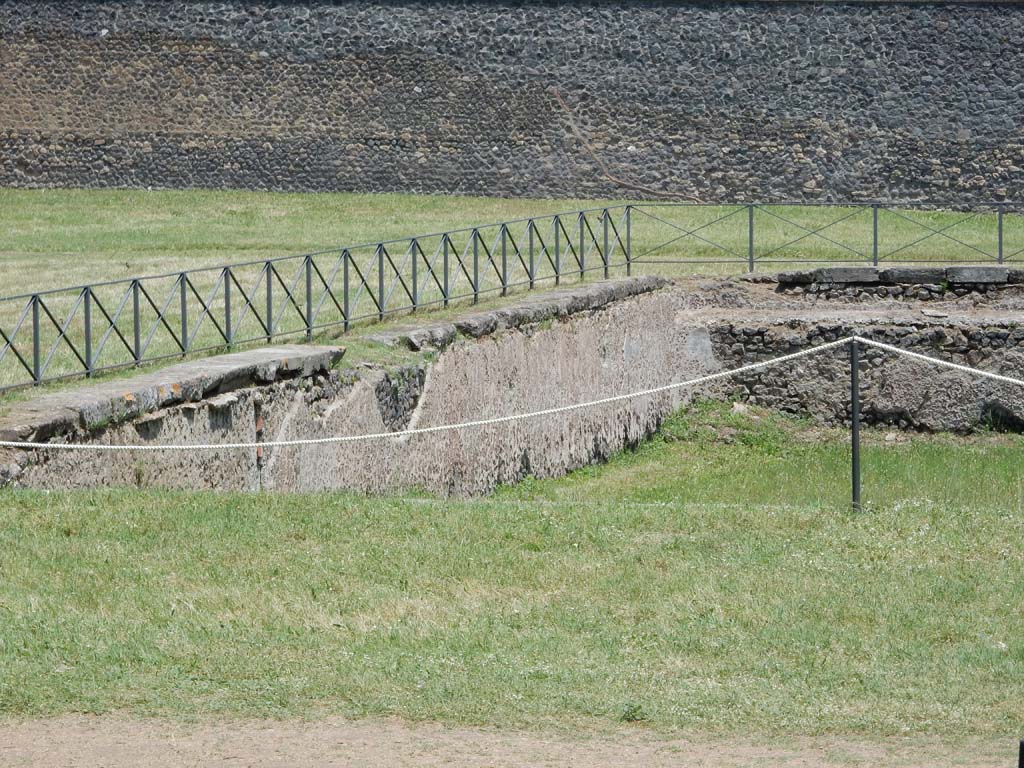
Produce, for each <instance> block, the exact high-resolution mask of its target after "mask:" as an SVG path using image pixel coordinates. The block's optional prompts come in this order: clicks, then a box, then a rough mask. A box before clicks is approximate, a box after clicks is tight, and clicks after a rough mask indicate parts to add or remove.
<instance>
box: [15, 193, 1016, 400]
mask: <svg viewBox="0 0 1024 768" xmlns="http://www.w3.org/2000/svg"><path fill="white" fill-rule="evenodd" d="M617 202H621V201H597V200H506V199H498V198H473V197H448V196H431V195H397V194H387V195H366V194H361V195H360V194H283V193H265V192H239V191H198V190H187V191H158V192H147V191H138V190H108V191H87V190H0V297H2V296H11V295H15V294H24V293H30V292H33V291H41V290H47V289H53V288H59V287H64V286H67V287H74V286H80V285H83V284H87V283H88V284H92V283H97V282H101V281H108V280H125V279H129V278H133V277H137V276H140V275H153V274H159V275H162V274H168V275H169V276H168V277H166V278H162V279H153V280H148V281H146V282H145V283H144V288H145V291H146V292H147V293H148V294H149V297H150V299H151V300H152V302H153V304H154V306H155V307H156V308H160V309H162V310H164V312H165V317H166V320H167V323H168V325H169V328H165V327H164V326H163V325H161V324H160V323H159V322H158V321H157V313H156V311H155V309H154V307H153V306H150V304H149V300H147V298H146V296H145V295H141V296H140V315H141V328H140V331H141V336H140V342H141V345H142V346H143V347H144V353H143V354H144V357H145V358H146V359H152V358H153V357H155V356H158V355H167V354H175V353H176V352H178V351H179V348H178V346H177V343H176V342H175V340H174V337H173V335H172V333H177V329H178V328H180V325H181V320H180V317H179V314H178V312H179V309H178V307H179V304H180V298H179V295H178V294H179V286H178V283H177V276H176V273H177V272H179V271H181V270H185V269H196V268H200V267H217V266H221V265H224V264H238V263H241V262H250V261H254V262H257V263H254V264H252V265H250V266H247V267H242V268H238V269H236V270H234V277H235V279H236V280H237V282H238V286H240V288H241V290H244V291H245V292H246V293H248V294H250V295H251V296H252V302H253V304H254V307H255V309H254V311H249V310H248V309H246V307H245V302H244V300H243V296H242V293H241V290H240V289H239V287H233V288H232V292H233V297H234V298H233V303H232V312H231V315H232V324H233V329H232V330H233V335H234V338H235V339H236V340H245V339H250V340H251V339H259V338H261V337H262V336H263V335H264V334H265V331H264V330H263V329H262V327H261V326H260V324H259V321H258V319H257V317H256V314H257V313H260V314H262V313H263V307H264V305H265V303H266V297H265V294H266V288H265V286H266V283H265V280H264V273H263V261H264V260H266V259H270V258H273V257H278V256H288V255H297V254H303V253H308V252H310V251H316V250H321V249H326V248H337V247H341V246H352V245H358V244H362V243H374V242H376V241H379V240H386V239H390V238H400V237H408V236H413V235H423V234H426V233H433V232H441V231H447V230H452V229H457V228H461V227H469V226H474V225H482V224H489V223H494V222H499V221H503V220H510V219H519V218H523V217H529V216H543V215H545V214H551V213H553V212H557V211H572V210H576V209H581V208H594V207H599V206H605V205H611V204H615V203H617ZM612 222H613V224H616V225H617V226H618V227H619V229H620V232H621V233H622V236H623V238H624V237H625V224H624V222H623V220H622V213H621V211H618V212H616V213H615V214H614V216H613V217H612ZM563 224H564V226H565V228H566V233H565V234H564V235H562V239H561V247H562V249H563V250H564V249H567V248H568V247H569V245H570V242H571V243H572V245H573V247H578V246H577V244H578V239H579V238H578V236H577V235H576V234H574V232H575V227H576V220H575V217H574V216H569V217H568V218H567V219H566V220H564V221H563ZM591 226H592V227H594V228H596V229H595V231H594V236H595V237H596V241H597V243H601V242H602V240H603V236H602V232H601V227H600V221H599V219H598V218H597V217H594V218H593V219H592V220H591ZM925 227H931V228H932V229H939V230H945V232H946V234H948V235H950V236H952V237H955V238H956V240H958V241H962V242H956V241H954V240H951V239H949V238H948V237H943V236H931V237H928V238H927V239H924V240H921V241H920V242H917V241H918V240H919V239H920V238H922V237H925V236H927V235H929V230H928V229H927V228H925ZM821 228H824V229H823V230H822V231H821V233H820V234H821V235H823V236H819V235H809V234H808V233H809V231H811V230H816V229H821ZM542 229H543V236H544V238H545V240H546V245H547V246H548V248H550V249H552V250H553V247H554V243H553V242H552V241H553V236H552V233H551V232H550V231H549V222H546V223H545V224H544V225H542ZM754 230H755V252H756V254H757V255H758V256H759V257H764V258H766V259H771V260H776V261H777V260H781V263H774V264H770V263H767V262H764V263H762V266H761V267H760V268H761V269H767V270H777V269H780V268H783V267H785V266H786V265H787V264H789V265H790V266H792V265H794V264H798V263H800V262H801V260H819V261H822V260H824V261H843V262H847V263H853V262H857V263H867V262H868V261H869V260H870V258H871V251H872V248H871V232H872V221H871V211H870V209H860V210H854V209H847V208H829V207H796V206H775V207H771V208H759V209H757V211H756V214H755V217H754ZM509 233H510V237H511V240H510V241H509V243H508V245H509V248H510V249H511V250H510V252H509V266H508V270H509V271H508V274H509V281H510V282H511V283H513V284H514V285H515V284H516V283H522V282H523V281H525V280H526V272H525V269H524V268H523V266H522V264H520V261H519V259H518V258H517V257H516V256H515V254H514V247H513V245H512V244H513V243H518V244H519V246H520V247H521V248H523V249H526V248H527V244H528V235H527V233H526V232H525V224H523V225H516V226H513V227H511V228H510V230H509ZM631 233H632V253H633V255H634V257H635V258H637V259H638V260H639V262H638V263H637V264H636V266H635V268H634V270H633V271H634V273H635V274H661V275H668V276H677V275H681V274H692V273H694V272H714V273H719V274H722V273H735V272H739V271H743V270H745V268H746V257H747V248H748V220H747V211H746V209H745V208H744V207H737V206H714V207H700V208H696V207H659V206H653V205H643V204H641V205H640V206H639V207H638V208H637V209H636V210H635V211H634V214H633V217H632V229H631ZM687 233H692V234H687ZM879 233H880V256H881V257H882V258H883V260H885V259H888V260H889V261H903V260H925V261H928V260H943V259H959V260H961V261H976V262H977V261H983V262H984V261H987V260H990V259H989V256H988V255H986V254H990V255H991V258H994V254H995V253H996V250H995V249H996V241H997V227H996V218H995V215H994V214H985V213H982V214H980V215H978V216H974V217H972V216H971V215H970V214H963V213H951V212H941V211H938V212H937V211H915V210H904V211H902V212H900V213H899V214H897V213H896V212H892V211H882V212H881V213H880V214H879ZM826 238H827V239H826ZM455 239H456V246H455V248H454V251H455V252H456V253H457V254H458V255H465V256H466V259H467V264H466V271H465V272H463V271H461V270H460V269H459V267H458V266H457V263H456V258H455V254H453V255H452V258H451V265H450V267H451V269H450V272H451V285H450V289H451V291H452V294H453V295H454V296H456V297H463V298H464V297H466V296H468V295H470V294H471V293H472V286H471V283H470V280H469V277H468V276H467V275H468V273H470V272H471V271H472V266H471V264H470V263H469V262H471V257H470V255H469V254H470V251H471V249H470V246H469V242H468V235H458V236H456V238H455ZM482 239H483V241H484V242H483V246H482V247H481V249H480V270H479V277H478V279H479V281H480V283H479V286H478V287H479V288H480V290H482V291H496V290H497V289H498V288H499V287H500V279H499V276H498V274H497V272H496V270H497V269H498V267H497V266H496V265H497V264H499V263H500V255H499V254H498V252H497V251H498V250H499V249H498V242H499V232H498V230H497V229H489V230H484V232H483V235H482ZM1004 241H1005V252H1006V254H1007V255H1010V254H1014V253H1016V252H1017V251H1020V250H1021V249H1024V216H1017V215H1009V216H1007V217H1006V219H1005V221H1004ZM963 243H966V244H967V245H964V244H963ZM420 245H421V247H422V248H423V250H424V253H425V255H426V258H427V259H429V260H431V261H432V263H433V264H434V266H435V267H436V268H437V269H438V270H440V269H441V267H440V263H441V262H440V255H439V254H440V251H439V248H440V239H439V238H433V239H431V238H426V239H423V240H422V241H421V242H420ZM609 245H610V249H611V250H612V254H611V257H610V259H611V262H612V263H613V264H614V263H619V264H621V263H622V261H623V253H622V250H621V248H619V247H617V246H616V241H615V237H614V231H611V232H610V240H609ZM908 246H909V247H908ZM535 247H536V248H537V259H536V269H537V273H536V276H537V278H538V280H539V282H538V286H539V287H541V288H549V287H551V285H552V281H551V280H550V279H549V278H550V277H551V276H552V274H553V268H552V266H551V264H550V263H548V260H547V259H546V258H545V257H543V256H542V255H540V251H539V249H540V248H541V245H540V240H539V239H538V240H537V242H536V243H535ZM485 248H486V249H495V253H494V254H493V258H494V260H495V266H493V267H492V265H491V264H489V263H488V262H487V261H486V258H487V257H486V253H485V252H484V251H485ZM586 248H587V250H588V251H589V256H588V257H587V262H586V263H587V266H588V268H590V269H593V268H594V267H595V266H598V265H599V261H600V256H599V253H598V251H597V250H595V246H594V243H592V242H591V243H589V244H588V245H587V246H586ZM975 249H976V250H975ZM391 251H392V252H391V256H392V257H393V259H394V261H395V267H396V268H397V269H399V270H401V272H402V274H403V277H404V281H405V284H404V285H402V284H400V283H399V282H398V281H397V280H396V279H395V278H394V275H393V272H392V270H391V267H390V265H387V264H386V265H385V277H386V280H385V293H386V294H387V295H388V297H389V298H388V299H387V302H386V308H387V309H389V310H392V311H402V310H401V307H404V306H405V305H406V304H408V302H409V299H408V298H407V297H406V295H405V292H406V290H407V289H410V285H411V282H412V281H411V271H412V270H411V266H410V265H409V264H408V263H407V259H408V256H407V254H406V253H405V247H404V246H401V245H399V246H394V247H392V249H391ZM351 254H352V261H353V263H354V264H355V266H356V267H357V268H358V270H359V272H361V273H362V275H363V276H364V278H365V279H366V281H367V284H368V286H369V288H370V290H373V291H376V290H377V276H376V269H377V267H376V265H377V256H376V253H375V249H374V248H373V247H372V245H371V246H369V247H366V248H362V249H355V250H353V251H352V252H351ZM1018 256H1019V254H1018ZM527 259H528V257H524V261H526V260H527ZM679 259H684V260H691V262H690V263H682V264H663V263H658V262H660V261H664V260H669V261H672V260H679ZM693 260H708V261H723V260H725V261H726V262H728V263H711V264H695V263H692V261H693ZM573 262H574V257H573V256H572V254H571V253H569V252H568V251H567V250H566V251H565V255H564V257H563V261H562V268H563V273H564V271H565V270H566V269H567V268H568V265H569V264H570V263H573ZM315 263H316V265H317V268H318V269H319V270H320V272H321V274H322V275H323V276H324V279H325V280H328V281H330V282H331V283H332V286H333V287H334V289H335V290H336V291H338V292H339V293H340V290H341V283H342V276H341V270H340V268H339V261H338V257H337V255H324V256H321V257H318V258H317V259H316V260H315ZM278 268H279V271H280V280H281V281H282V283H283V285H282V284H279V283H277V282H276V281H274V289H273V290H274V295H275V297H276V298H275V299H274V306H275V310H274V313H275V318H276V324H275V327H276V329H277V330H278V331H283V330H294V331H298V330H301V329H303V328H304V323H305V320H304V319H303V317H302V313H303V312H304V311H305V305H306V299H305V274H304V268H303V264H302V262H301V260H298V261H289V262H283V263H280V264H279V265H278ZM419 270H420V271H419V276H420V282H419V285H418V294H419V298H420V301H426V302H431V301H437V300H439V299H440V298H441V290H440V287H439V285H438V284H437V283H435V281H434V280H432V279H431V278H430V277H429V276H428V274H427V269H426V265H425V262H424V260H423V259H422V258H421V259H420V260H419ZM591 274H592V276H593V277H594V278H597V277H598V276H599V275H600V274H601V271H600V270H597V271H594V272H591ZM610 274H611V275H612V276H616V277H618V276H621V275H623V274H625V269H624V268H622V267H613V268H612V269H611V270H610ZM220 275H221V273H220V271H219V270H215V269H214V270H211V271H208V272H204V273H200V274H194V275H193V277H192V282H193V284H194V286H195V289H196V291H197V292H198V293H199V294H200V296H201V297H202V299H203V301H204V302H208V303H209V313H210V316H212V317H215V318H217V321H218V322H219V323H220V324H221V325H222V327H223V326H224V325H225V315H226V303H225V299H224V290H223V287H218V285H219V283H218V281H219V279H220ZM351 279H352V281H353V286H354V287H353V293H352V296H353V298H352V301H353V305H352V307H351V309H352V314H353V316H354V317H356V318H361V319H374V318H375V317H376V314H377V308H376V307H375V306H374V305H373V303H372V301H371V299H370V297H369V295H368V292H367V291H365V290H364V291H359V290H357V289H358V281H359V277H358V275H357V274H356V269H353V270H352V275H351ZM575 279H576V278H575V277H574V276H573V275H569V274H566V275H565V276H564V277H563V281H564V282H567V283H568V282H572V281H573V280H575ZM438 282H440V280H439V281H438ZM284 286H289V287H291V289H292V290H293V296H294V299H295V305H294V306H292V305H290V304H288V303H287V302H286V301H285V290H284ZM312 289H313V304H314V310H315V316H316V320H315V322H316V324H318V325H325V326H326V325H328V324H331V323H337V322H338V321H340V320H341V310H340V308H339V307H337V306H334V305H333V303H332V302H331V301H329V300H325V301H321V297H322V295H323V288H322V285H321V283H320V276H319V275H316V276H314V277H313V279H312ZM514 290H523V286H522V285H519V286H515V287H514ZM129 291H130V288H129V287H128V286H127V285H124V284H120V285H117V286H106V287H98V288H97V289H96V290H95V293H94V296H95V300H96V301H97V302H98V304H97V307H96V308H94V310H93V321H92V323H93V328H94V336H95V337H96V338H95V339H94V356H95V357H96V360H95V361H94V362H95V365H96V366H97V367H102V366H110V365H123V364H126V363H132V362H133V360H134V358H133V354H132V352H133V350H132V346H133V343H134V342H133V323H132V309H131V307H132V297H131V296H130V295H129V293H128V292H129ZM488 295H496V294H494V293H490V294H488ZM78 300H79V292H78V291H76V290H71V291H67V292H65V293H62V294H60V295H50V296H48V297H47V298H46V300H45V301H46V309H47V310H49V312H50V313H52V315H53V318H52V319H51V318H50V317H49V316H48V315H47V314H46V312H45V311H44V312H41V315H40V326H41V336H42V344H41V350H40V351H41V362H42V363H43V364H44V365H45V367H46V370H45V375H46V376H47V377H54V376H59V375H63V374H69V373H75V372H79V371H81V370H82V367H83V366H82V363H81V362H80V361H79V359H78V358H77V357H76V355H75V354H74V352H73V351H72V349H71V348H70V347H69V346H68V345H66V344H65V343H64V342H63V341H61V340H60V337H59V333H58V331H59V330H60V329H61V328H62V327H64V326H65V325H66V338H68V339H70V340H71V341H72V342H74V343H75V344H76V345H77V348H78V352H79V354H81V355H82V356H83V357H84V337H85V332H84V329H85V323H84V309H83V308H82V307H81V306H80V305H76V302H77V301H78ZM339 301H340V300H339ZM27 305H28V302H27V300H24V299H22V300H19V301H17V302H0V328H2V329H4V330H5V331H6V332H7V333H8V335H11V334H14V328H15V327H16V325H17V323H18V321H19V318H20V319H22V321H23V322H22V325H21V328H20V331H19V332H18V333H17V334H14V343H15V347H16V348H17V350H18V351H19V352H20V353H21V355H22V357H23V358H24V361H25V363H24V365H23V364H22V363H20V362H19V361H18V360H17V359H16V356H15V354H14V353H13V352H8V353H5V354H4V355H3V356H2V357H0V387H3V386H10V385H18V384H27V383H30V382H31V374H30V371H29V370H28V369H30V368H31V366H32V362H31V359H32V351H31V347H32V340H31V320H30V318H29V316H28V315H26V314H25V310H26V307H27ZM99 305H102V306H103V307H104V308H105V309H106V311H107V312H108V313H109V314H110V315H112V316H113V315H114V314H115V313H116V312H117V309H118V307H123V308H124V309H123V311H122V314H121V315H120V317H119V319H118V320H117V323H116V325H117V328H118V330H119V332H120V333H121V335H122V336H123V341H122V339H119V338H118V337H117V336H116V335H110V336H109V337H108V338H107V339H106V341H105V342H103V341H102V340H101V338H100V337H101V336H102V335H103V334H104V332H105V331H106V329H107V327H108V323H107V322H106V320H105V318H104V317H103V316H102V313H101V310H100V309H99ZM189 305H190V307H191V309H190V315H189V318H188V322H187V325H188V327H189V332H190V334H195V338H194V339H193V340H192V344H191V347H190V349H193V350H200V349H204V348H217V347H218V345H221V344H223V343H224V338H223V336H221V334H220V331H219V330H218V329H217V328H216V327H215V325H214V322H213V321H212V320H211V319H210V318H209V317H201V315H200V310H201V309H202V307H201V304H200V302H199V299H197V298H196V297H194V296H191V295H190V297H189ZM332 327H334V326H332ZM51 350H52V351H53V355H52V357H51Z"/></svg>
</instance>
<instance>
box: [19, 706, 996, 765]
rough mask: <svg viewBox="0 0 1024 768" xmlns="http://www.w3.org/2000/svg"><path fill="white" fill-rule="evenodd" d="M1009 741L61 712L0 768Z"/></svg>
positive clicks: (741, 760) (987, 746)
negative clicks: (545, 730) (726, 736)
mask: <svg viewBox="0 0 1024 768" xmlns="http://www.w3.org/2000/svg"><path fill="white" fill-rule="evenodd" d="M1015 750H1016V742H1015V741H1014V740H1013V739H1007V740H1005V741H997V740H994V739H993V740H989V741H986V742H975V743H970V744H966V745H965V744H961V745H959V746H956V747H953V746H951V745H949V744H944V743H942V742H939V741H937V740H922V739H903V740H899V739H897V740H888V741H880V742H874V743H872V742H867V741H855V740H844V739H826V738H798V739H789V740H786V741H776V742H774V743H772V744H771V745H769V746H763V745H761V744H759V743H758V742H757V741H756V740H750V741H746V742H744V741H739V740H735V741H704V740H697V741H692V740H686V739H672V740H666V739H660V738H658V737H656V736H653V735H651V734H649V733H646V732H644V731H643V730H639V729H627V728H621V729H616V730H612V732H610V733H606V734H602V735H587V736H579V735H571V736H570V735H564V734H563V735H553V736H545V735H538V734H536V733H526V732H514V731H496V730H485V729H476V728H446V727H443V726H439V725H433V724H408V723H404V722H400V721H396V720H374V721H357V722H353V721H347V720H341V719H336V718H331V719H325V720H317V721H308V722H307V721H290V722H289V721H252V720H246V721H235V722H218V723H214V724H205V725H197V726H186V725H179V724H170V723H166V722H161V721H155V720H130V719H126V718H120V717H110V716H105V717H85V716H68V717H59V718H54V719H48V720H36V721H28V722H22V723H8V724H0V766H3V767H4V768H14V767H15V766H40V767H45V768H50V766H54V767H55V766H61V768H70V767H75V768H88V767H92V766H96V767H97V768H99V767H100V766H102V767H103V768H121V766H141V765H145V766H149V767H150V768H169V767H170V766H175V767H177V766H207V765H226V766H238V767H239V768H250V767H253V768H255V767H258V768H278V767H279V766H281V767H283V766H305V765H309V766H352V768H355V767H357V766H358V767H359V768H377V766H380V767H381V768H383V767H384V766H388V767H389V768H392V767H394V766H428V767H429V766H440V765H444V766H454V767H455V768H459V767H461V766H466V767H467V768H468V767H469V766H474V767H476V766H491V767H493V768H510V767H511V766H576V767H577V768H596V767H597V766H609V767H611V766H616V767H617V766H628V765H637V766H645V767H646V766H653V767H654V768H658V767H659V766H685V767H686V768H689V767H690V766H693V767H697V766H701V767H702V768H739V766H773V767H781V768H796V767H797V766H800V767H801V768H804V767H807V766H823V767H825V768H829V767H831V766H835V767H836V768H839V767H840V766H842V768H850V766H883V765H884V766H903V767H904V768H908V767H909V766H915V767H920V768H925V766H927V767H928V768H942V767H944V766H970V767H971V768H982V767H983V766H984V767H987V766H992V767H993V768H994V767H995V766H1000V768H1003V767H1004V766H1008V765H1013V764H1014V760H1015V758H1016V754H1015Z"/></svg>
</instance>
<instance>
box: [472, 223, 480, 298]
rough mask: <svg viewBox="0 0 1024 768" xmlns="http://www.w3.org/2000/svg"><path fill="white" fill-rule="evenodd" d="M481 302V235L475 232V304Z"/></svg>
mask: <svg viewBox="0 0 1024 768" xmlns="http://www.w3.org/2000/svg"><path fill="white" fill-rule="evenodd" d="M478 301H480V233H479V232H477V231H476V230H475V229H474V230H473V303H474V304H476V303H477V302H478Z"/></svg>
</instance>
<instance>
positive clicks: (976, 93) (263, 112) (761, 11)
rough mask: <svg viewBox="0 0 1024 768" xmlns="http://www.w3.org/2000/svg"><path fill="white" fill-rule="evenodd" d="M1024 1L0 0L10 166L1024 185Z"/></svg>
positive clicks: (619, 188)
mask: <svg viewBox="0 0 1024 768" xmlns="http://www.w3.org/2000/svg"><path fill="white" fill-rule="evenodd" d="M1022 39H1024V5H1021V4H1017V3H964V2H961V3H949V2H937V3H889V2H876V3H857V2H818V3H809V2H669V1H668V0H594V1H593V2H581V3H557V2H553V1H541V0H519V1H515V2H513V1H511V0H508V1H506V2H490V1H489V0H440V1H435V0H430V1H429V2H428V1H427V0H377V2H370V1H369V0H346V1H345V2H328V1H326V0H323V1H321V2H314V1H312V0H304V1H299V2H242V1H241V0H227V1H225V2H184V1H182V0H172V1H171V2H157V0H122V1H120V2H119V1H117V0H109V1H108V2H75V3H68V2H57V1H56V0H50V1H47V0H7V1H6V2H2V3H0V64H2V66H0V185H7V186H20V187H52V186H82V187H147V186H153V187H193V186H195V187H245V188H256V189H281V190H359V191H390V190H401V191H417V192H454V193H466V194H487V195H522V196H559V197H561V196H572V197H576V196H611V197H641V198H657V197H661V196H665V195H674V196H693V197H698V198H701V199H705V200H716V201H717V200H726V199H775V200H777V199H807V200H817V199H858V198H888V199H929V200H934V201H939V202H941V201H949V202H952V201H972V200H992V199H1004V198H1018V199H1019V198H1021V197H1024V194H1022V193H1024V170H1022V168H1024V142H1022V139H1021V132H1020V126H1021V125H1022V124H1024V91H1022V90H1021V89H1022V86H1021V82H1022V81H1024V47H1022V46H1021V45H1020V41H1021V40H1022Z"/></svg>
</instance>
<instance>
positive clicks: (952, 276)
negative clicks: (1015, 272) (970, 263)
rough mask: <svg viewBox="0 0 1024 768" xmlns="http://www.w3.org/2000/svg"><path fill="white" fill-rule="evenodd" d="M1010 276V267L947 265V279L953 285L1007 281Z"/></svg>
mask: <svg viewBox="0 0 1024 768" xmlns="http://www.w3.org/2000/svg"><path fill="white" fill-rule="evenodd" d="M1009 276H1010V269H1009V268H1008V267H997V266H983V267H946V279H947V280H949V282H950V283H951V284H952V285H965V284H976V283H1005V282H1006V281H1007V278H1008V277H1009Z"/></svg>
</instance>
